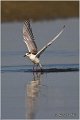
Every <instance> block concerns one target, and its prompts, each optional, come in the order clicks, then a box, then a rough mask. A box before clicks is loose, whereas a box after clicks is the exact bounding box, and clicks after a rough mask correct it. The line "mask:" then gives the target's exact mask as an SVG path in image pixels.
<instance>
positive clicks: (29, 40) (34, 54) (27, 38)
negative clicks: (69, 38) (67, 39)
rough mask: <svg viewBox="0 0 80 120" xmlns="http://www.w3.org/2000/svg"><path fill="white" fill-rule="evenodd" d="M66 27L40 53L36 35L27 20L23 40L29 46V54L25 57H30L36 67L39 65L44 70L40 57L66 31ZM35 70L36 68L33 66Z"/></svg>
mask: <svg viewBox="0 0 80 120" xmlns="http://www.w3.org/2000/svg"><path fill="white" fill-rule="evenodd" d="M64 28H65V25H64V26H63V28H62V29H61V30H60V32H59V33H58V34H57V35H56V36H55V37H54V38H53V39H52V40H51V41H50V42H48V43H47V44H46V45H45V46H44V47H43V48H42V49H40V50H39V51H38V49H37V45H36V43H35V39H34V35H33V33H32V28H31V25H30V20H26V21H25V22H24V25H23V38H24V42H25V44H26V45H27V48H28V52H27V53H26V54H25V55H24V57H26V56H27V57H28V58H29V59H30V60H31V61H32V62H33V63H34V65H37V66H39V67H40V69H42V65H41V63H40V59H39V57H40V55H41V54H42V53H43V52H44V51H45V50H46V48H47V47H48V46H50V45H51V44H52V43H53V42H54V41H55V40H56V39H57V38H58V37H59V36H60V35H61V34H62V33H63V31H64ZM33 69H34V66H33Z"/></svg>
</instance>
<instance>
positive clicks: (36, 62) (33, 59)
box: [30, 54, 40, 64]
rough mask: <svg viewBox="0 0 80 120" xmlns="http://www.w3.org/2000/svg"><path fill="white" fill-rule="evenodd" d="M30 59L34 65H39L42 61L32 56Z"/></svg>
mask: <svg viewBox="0 0 80 120" xmlns="http://www.w3.org/2000/svg"><path fill="white" fill-rule="evenodd" d="M30 59H31V61H32V62H33V63H35V64H38V63H39V62H40V60H39V59H38V58H37V57H36V55H33V54H31V55H30Z"/></svg>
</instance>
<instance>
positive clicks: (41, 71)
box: [39, 63, 42, 72]
mask: <svg viewBox="0 0 80 120" xmlns="http://www.w3.org/2000/svg"><path fill="white" fill-rule="evenodd" d="M39 67H40V70H41V72H42V65H41V63H39Z"/></svg>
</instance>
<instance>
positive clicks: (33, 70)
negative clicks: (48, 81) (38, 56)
mask: <svg viewBox="0 0 80 120" xmlns="http://www.w3.org/2000/svg"><path fill="white" fill-rule="evenodd" d="M34 68H35V64H34V66H33V72H34V70H35V69H34Z"/></svg>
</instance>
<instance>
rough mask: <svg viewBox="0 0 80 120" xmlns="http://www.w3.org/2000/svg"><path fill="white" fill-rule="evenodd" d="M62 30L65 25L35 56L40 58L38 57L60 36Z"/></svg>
mask: <svg viewBox="0 0 80 120" xmlns="http://www.w3.org/2000/svg"><path fill="white" fill-rule="evenodd" d="M64 28H65V25H64V26H63V28H62V30H61V31H60V32H59V33H58V34H57V35H56V36H55V37H54V38H53V39H52V40H51V41H50V42H49V43H47V44H46V45H45V46H44V47H43V48H42V49H41V50H40V51H39V52H38V53H37V54H36V56H37V57H40V55H41V54H42V53H43V52H44V51H45V49H46V48H47V47H48V46H50V45H51V44H52V43H53V41H55V40H56V39H57V38H58V37H59V36H60V35H61V34H62V32H63V31H64Z"/></svg>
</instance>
